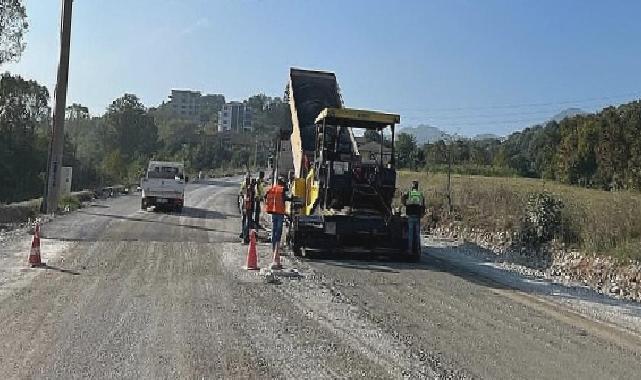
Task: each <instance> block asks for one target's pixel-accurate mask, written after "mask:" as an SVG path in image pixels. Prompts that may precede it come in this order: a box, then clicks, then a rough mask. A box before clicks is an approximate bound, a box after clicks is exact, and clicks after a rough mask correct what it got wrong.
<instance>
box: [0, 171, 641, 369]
mask: <svg viewBox="0 0 641 380" xmlns="http://www.w3.org/2000/svg"><path fill="white" fill-rule="evenodd" d="M237 189H238V186H237V183H236V182H232V181H224V180H217V181H211V182H210V183H209V184H200V185H190V186H189V187H188V191H187V194H186V207H185V209H184V212H183V213H182V214H167V213H156V212H152V211H141V210H139V209H138V208H139V204H140V202H139V198H138V197H137V196H134V195H132V196H124V197H121V198H118V199H113V200H109V201H102V202H97V203H95V204H93V205H90V206H89V207H86V208H83V209H81V210H79V211H77V212H74V213H71V214H69V215H66V216H64V217H60V218H57V219H55V220H54V221H52V222H50V223H47V224H46V225H45V226H44V227H43V234H44V237H45V238H46V239H45V240H46V241H49V242H64V243H65V249H64V252H63V253H62V254H60V255H59V256H57V257H55V258H52V259H50V260H49V264H50V266H51V267H50V268H48V269H34V270H28V276H27V274H25V273H23V274H22V276H23V277H24V279H23V280H21V281H17V282H16V281H14V282H11V281H8V282H5V283H3V284H4V285H0V287H7V286H8V284H12V286H11V288H8V289H4V291H3V292H0V378H3V379H12V378H20V379H21V378H59V379H72V378H132V379H163V378H177V379H203V378H205V379H216V378H229V379H236V378H251V379H270V378H291V379H302V378H366V379H378V378H392V379H394V378H396V379H399V378H486V379H519V378H530V379H546V378H549V379H606V378H607V379H614V378H619V379H632V378H639V377H640V376H641V375H640V374H641V360H640V359H641V357H640V354H641V348H640V347H641V340H639V338H638V335H636V334H635V333H633V332H632V331H627V330H625V329H622V328H619V327H616V326H613V325H611V324H608V323H602V322H598V321H596V320H594V319H590V318H587V317H585V316H582V315H580V314H577V313H575V312H573V311H571V310H569V309H565V308H563V307H561V306H559V305H558V304H552V303H550V302H548V301H547V300H546V299H545V297H543V296H540V295H537V294H536V293H528V292H526V291H521V290H516V289H514V288H512V287H510V286H507V285H505V284H501V283H500V282H497V281H495V280H494V279H492V278H489V277H486V276H482V275H479V274H477V273H472V272H470V271H469V270H467V269H466V267H465V266H458V265H456V263H454V262H452V261H448V260H447V259H446V258H444V257H447V256H446V255H444V251H443V250H447V249H455V248H436V247H431V248H430V247H428V248H426V250H425V252H424V253H425V254H424V256H423V258H422V260H421V262H420V263H416V264H409V263H395V262H391V261H382V262H374V261H363V260H357V259H353V258H352V259H349V260H338V259H337V258H330V259H315V260H303V261H301V260H298V259H294V258H292V257H289V256H288V257H286V258H285V261H284V265H285V266H286V269H291V268H296V269H297V270H298V273H300V275H299V276H297V275H295V274H290V275H287V276H281V277H277V282H276V283H268V282H266V281H265V279H264V276H261V274H259V273H258V272H247V271H244V270H243V269H242V268H241V266H242V265H243V261H244V259H245V253H244V252H245V249H246V248H245V247H242V246H241V245H240V243H239V239H238V232H239V231H238V230H239V218H238V215H237V208H236V204H235V199H236V192H237ZM267 249H268V248H267V245H266V244H261V245H259V247H258V250H259V254H260V262H259V264H261V265H262V266H266V265H267V264H268V259H267V257H266V256H267ZM445 253H447V252H445ZM44 255H45V258H46V257H47V256H46V255H47V252H44ZM34 271H36V274H32V272H34Z"/></svg>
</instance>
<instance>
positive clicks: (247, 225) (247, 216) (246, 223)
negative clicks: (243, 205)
mask: <svg viewBox="0 0 641 380" xmlns="http://www.w3.org/2000/svg"><path fill="white" fill-rule="evenodd" d="M253 227H254V221H253V220H252V210H244V211H243V220H242V229H243V230H242V231H243V241H244V242H245V243H249V230H251V229H252V228H253Z"/></svg>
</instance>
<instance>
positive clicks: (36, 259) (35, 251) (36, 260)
mask: <svg viewBox="0 0 641 380" xmlns="http://www.w3.org/2000/svg"><path fill="white" fill-rule="evenodd" d="M29 265H31V267H32V268H35V267H41V266H44V263H43V262H42V260H41V258H40V224H38V223H36V230H35V232H34V234H33V239H32V240H31V251H30V252H29Z"/></svg>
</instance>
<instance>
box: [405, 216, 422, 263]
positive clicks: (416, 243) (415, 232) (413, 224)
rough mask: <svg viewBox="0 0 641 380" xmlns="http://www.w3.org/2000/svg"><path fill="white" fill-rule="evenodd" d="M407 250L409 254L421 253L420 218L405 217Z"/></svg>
mask: <svg viewBox="0 0 641 380" xmlns="http://www.w3.org/2000/svg"><path fill="white" fill-rule="evenodd" d="M407 227H408V231H407V232H408V235H409V236H408V237H407V245H408V247H407V250H408V251H409V253H410V254H412V253H420V252H421V218H420V217H418V216H413V215H408V216H407Z"/></svg>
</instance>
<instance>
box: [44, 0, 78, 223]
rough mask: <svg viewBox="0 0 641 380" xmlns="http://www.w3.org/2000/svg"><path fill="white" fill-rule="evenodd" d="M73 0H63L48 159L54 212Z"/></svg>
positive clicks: (48, 204)
mask: <svg viewBox="0 0 641 380" xmlns="http://www.w3.org/2000/svg"><path fill="white" fill-rule="evenodd" d="M72 4H73V0H62V16H61V18H62V20H61V25H60V60H59V62H58V78H57V81H56V90H55V93H54V102H55V106H54V111H53V127H52V131H51V141H50V146H49V160H48V162H47V186H46V188H45V196H44V197H43V204H42V209H43V211H44V212H46V213H52V212H54V211H55V210H56V209H57V208H58V196H59V195H60V175H61V172H62V153H63V147H64V140H65V130H64V127H65V108H66V103H67V84H68V81H69V51H70V45H71V7H72Z"/></svg>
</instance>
